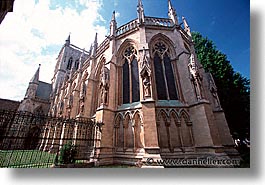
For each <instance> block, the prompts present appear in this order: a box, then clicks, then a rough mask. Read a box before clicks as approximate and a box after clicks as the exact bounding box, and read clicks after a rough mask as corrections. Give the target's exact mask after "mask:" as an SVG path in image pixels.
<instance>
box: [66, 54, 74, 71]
mask: <svg viewBox="0 0 265 185" xmlns="http://www.w3.org/2000/svg"><path fill="white" fill-rule="evenodd" d="M72 64H73V57H70V58H69V60H68V63H67V68H66V69H68V70H71V68H72Z"/></svg>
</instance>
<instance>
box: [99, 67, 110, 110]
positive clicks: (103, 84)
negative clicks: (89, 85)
mask: <svg viewBox="0 0 265 185" xmlns="http://www.w3.org/2000/svg"><path fill="white" fill-rule="evenodd" d="M109 75H110V74H109V69H108V68H106V67H103V68H102V70H101V75H100V84H99V89H100V106H101V105H108V93H109V79H110V76H109Z"/></svg>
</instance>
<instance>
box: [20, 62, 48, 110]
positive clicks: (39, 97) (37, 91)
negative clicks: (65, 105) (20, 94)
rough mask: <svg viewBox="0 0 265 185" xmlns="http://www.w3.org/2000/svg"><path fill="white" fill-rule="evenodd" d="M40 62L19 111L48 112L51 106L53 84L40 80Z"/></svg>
mask: <svg viewBox="0 0 265 185" xmlns="http://www.w3.org/2000/svg"><path fill="white" fill-rule="evenodd" d="M40 66H41V65H40V64H39V67H38V69H37V71H36V72H35V74H34V75H33V77H32V78H31V80H30V82H29V85H28V89H27V91H26V94H25V97H24V100H22V102H21V104H20V105H19V108H18V111H26V112H30V113H34V114H48V110H49V108H50V101H49V98H50V94H51V85H50V84H48V83H45V82H42V81H40V80H39V76H40Z"/></svg>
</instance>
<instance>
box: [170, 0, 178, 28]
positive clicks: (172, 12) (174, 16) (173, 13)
mask: <svg viewBox="0 0 265 185" xmlns="http://www.w3.org/2000/svg"><path fill="white" fill-rule="evenodd" d="M168 17H169V18H170V19H171V20H172V21H173V22H174V24H178V18H177V12H176V10H175V8H174V7H173V5H172V3H171V1H170V0H168Z"/></svg>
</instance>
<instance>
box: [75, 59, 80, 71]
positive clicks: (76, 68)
mask: <svg viewBox="0 0 265 185" xmlns="http://www.w3.org/2000/svg"><path fill="white" fill-rule="evenodd" d="M78 67H79V60H76V61H75V70H78Z"/></svg>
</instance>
